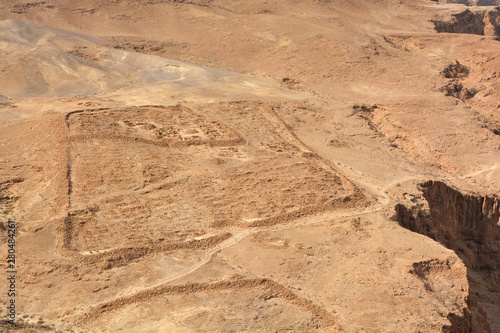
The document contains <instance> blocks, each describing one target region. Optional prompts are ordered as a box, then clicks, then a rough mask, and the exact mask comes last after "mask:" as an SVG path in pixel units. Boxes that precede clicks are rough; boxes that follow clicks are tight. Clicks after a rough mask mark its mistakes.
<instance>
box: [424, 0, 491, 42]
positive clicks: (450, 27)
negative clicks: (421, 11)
mask: <svg viewBox="0 0 500 333" xmlns="http://www.w3.org/2000/svg"><path fill="white" fill-rule="evenodd" d="M431 22H432V23H434V27H435V29H436V31H437V32H448V33H460V34H476V35H485V36H500V6H498V7H496V8H494V9H491V10H474V11H471V10H470V9H466V10H465V11H463V12H460V13H458V14H452V15H451V16H450V17H449V18H440V19H436V20H432V21H431Z"/></svg>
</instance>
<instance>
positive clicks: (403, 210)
mask: <svg viewBox="0 0 500 333" xmlns="http://www.w3.org/2000/svg"><path fill="white" fill-rule="evenodd" d="M420 189H421V191H422V194H423V198H425V202H424V201H423V200H420V201H419V202H418V203H417V204H415V205H414V206H412V207H407V206H405V205H401V204H399V205H397V206H396V207H395V209H396V219H397V220H398V222H399V223H400V224H401V225H402V226H403V227H405V228H407V229H409V230H412V231H414V232H418V233H420V234H423V235H426V236H428V237H431V238H432V239H434V240H436V241H438V242H440V243H441V244H443V245H444V246H446V247H447V248H449V249H452V250H454V251H455V252H456V253H457V255H458V256H459V257H460V258H461V259H462V260H463V262H464V263H465V265H466V266H467V270H468V272H467V276H468V280H469V285H470V293H469V298H468V300H467V304H468V306H469V309H465V310H464V316H463V317H461V318H459V319H457V318H455V319H454V320H451V319H452V318H450V320H451V322H452V326H451V328H449V329H447V330H446V331H449V332H498V331H499V330H500V327H497V326H496V325H497V324H495V320H496V319H495V318H496V317H495V316H496V315H495V313H496V314H498V313H500V224H499V218H500V198H498V197H497V196H481V195H473V194H462V193H461V192H460V191H458V190H457V189H454V188H452V187H450V186H448V185H447V184H445V183H443V182H440V181H428V182H425V183H423V184H420ZM467 318H469V319H467ZM467 321H469V322H467ZM453 322H455V323H456V324H455V326H456V327H455V328H453ZM459 327H460V328H459Z"/></svg>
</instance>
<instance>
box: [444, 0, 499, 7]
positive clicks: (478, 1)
mask: <svg viewBox="0 0 500 333" xmlns="http://www.w3.org/2000/svg"><path fill="white" fill-rule="evenodd" d="M439 2H442V3H460V4H463V5H467V6H498V5H500V0H439Z"/></svg>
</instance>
